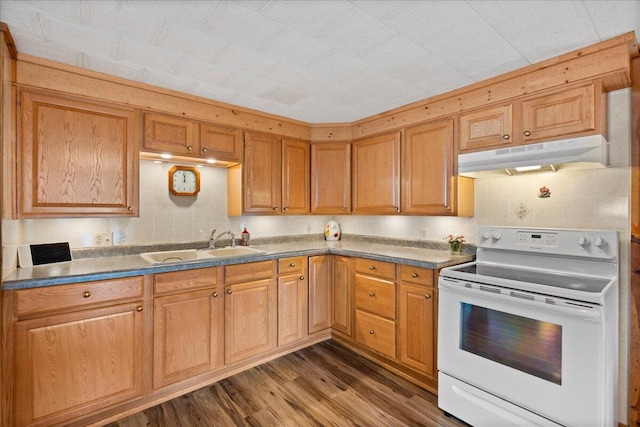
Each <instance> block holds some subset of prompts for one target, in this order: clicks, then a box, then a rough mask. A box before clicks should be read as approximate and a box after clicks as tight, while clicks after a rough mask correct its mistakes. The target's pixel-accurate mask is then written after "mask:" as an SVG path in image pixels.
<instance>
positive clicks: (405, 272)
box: [400, 265, 433, 287]
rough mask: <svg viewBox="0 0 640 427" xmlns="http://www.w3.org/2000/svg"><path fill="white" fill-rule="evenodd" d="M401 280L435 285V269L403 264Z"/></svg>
mask: <svg viewBox="0 0 640 427" xmlns="http://www.w3.org/2000/svg"><path fill="white" fill-rule="evenodd" d="M400 280H402V281H403V282H409V283H415V284H418V285H424V286H430V287H433V270H432V269H430V268H422V267H413V266H410V265H401V266H400Z"/></svg>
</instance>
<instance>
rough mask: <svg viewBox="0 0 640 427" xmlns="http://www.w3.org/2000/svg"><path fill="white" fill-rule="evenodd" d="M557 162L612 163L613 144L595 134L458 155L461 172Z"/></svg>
mask: <svg viewBox="0 0 640 427" xmlns="http://www.w3.org/2000/svg"><path fill="white" fill-rule="evenodd" d="M548 165H554V169H589V168H597V167H607V166H609V143H608V142H607V140H606V139H605V138H604V137H603V136H602V135H591V136H585V137H580V138H572V139H563V140H559V141H551V142H542V143H539V144H529V145H518V146H515V147H510V148H498V149H496V150H487V151H478V152H474V153H464V154H459V155H458V174H460V175H464V176H472V177H474V176H479V175H478V174H477V173H478V172H483V171H501V173H502V174H506V173H507V170H508V171H513V170H515V169H516V168H526V167H528V166H543V167H544V166H548Z"/></svg>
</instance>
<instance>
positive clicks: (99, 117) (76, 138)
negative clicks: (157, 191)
mask: <svg viewBox="0 0 640 427" xmlns="http://www.w3.org/2000/svg"><path fill="white" fill-rule="evenodd" d="M20 101H21V104H20V110H21V116H20V117H21V130H22V132H21V133H22V138H21V141H20V148H19V153H18V159H19V167H20V169H21V172H20V176H21V177H22V179H21V180H19V183H20V184H19V185H20V187H19V191H18V198H19V201H20V202H19V211H20V215H21V216H22V217H24V218H36V217H52V216H65V217H74V216H85V217H86V216H109V215H127V216H135V215H137V214H138V140H137V135H138V131H137V129H138V120H137V115H136V113H135V111H134V110H133V109H131V108H125V107H120V106H115V105H111V104H106V103H102V102H100V103H98V102H90V101H88V100H86V99H79V98H73V97H67V96H62V95H54V94H50V93H46V92H30V91H27V90H23V91H22V92H21V97H20Z"/></svg>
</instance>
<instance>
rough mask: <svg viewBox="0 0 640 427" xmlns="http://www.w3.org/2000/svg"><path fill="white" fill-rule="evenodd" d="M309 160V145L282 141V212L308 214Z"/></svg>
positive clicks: (303, 142) (287, 140)
mask: <svg viewBox="0 0 640 427" xmlns="http://www.w3.org/2000/svg"><path fill="white" fill-rule="evenodd" d="M310 163H311V160H310V147H309V143H308V142H305V141H294V140H290V139H283V140H282V212H283V213H287V214H296V215H299V214H308V213H309V205H310V203H311V200H310V195H309V193H310V187H311V184H310V179H311V172H310V168H311V165H310Z"/></svg>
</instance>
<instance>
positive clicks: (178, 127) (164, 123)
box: [142, 113, 198, 156]
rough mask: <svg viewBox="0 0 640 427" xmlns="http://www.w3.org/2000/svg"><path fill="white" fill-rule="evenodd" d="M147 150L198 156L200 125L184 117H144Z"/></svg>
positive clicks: (147, 115) (144, 146)
mask: <svg viewBox="0 0 640 427" xmlns="http://www.w3.org/2000/svg"><path fill="white" fill-rule="evenodd" d="M142 146H143V148H144V149H145V150H152V151H158V152H164V153H171V154H179V155H188V156H197V155H198V124H197V123H196V122H194V121H191V120H189V119H185V118H182V117H173V116H165V115H162V114H151V113H147V114H145V115H144V142H143V144H142Z"/></svg>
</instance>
